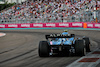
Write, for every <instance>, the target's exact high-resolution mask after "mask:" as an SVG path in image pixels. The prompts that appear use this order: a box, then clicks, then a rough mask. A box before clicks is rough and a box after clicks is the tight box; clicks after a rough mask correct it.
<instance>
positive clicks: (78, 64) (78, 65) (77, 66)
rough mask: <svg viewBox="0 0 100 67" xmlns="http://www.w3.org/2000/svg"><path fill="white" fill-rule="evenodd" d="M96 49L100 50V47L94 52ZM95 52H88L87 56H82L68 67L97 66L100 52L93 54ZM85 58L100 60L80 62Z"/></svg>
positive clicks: (99, 60) (99, 61)
mask: <svg viewBox="0 0 100 67" xmlns="http://www.w3.org/2000/svg"><path fill="white" fill-rule="evenodd" d="M95 51H100V49H99V48H98V49H96V50H94V51H93V52H95ZM93 52H90V53H88V54H87V55H86V56H83V57H81V58H80V59H78V60H76V61H74V62H73V63H71V64H69V65H68V66H66V67H96V66H97V65H98V64H99V63H100V54H92V53H93ZM84 58H98V60H97V61H95V62H79V61H80V60H82V59H84Z"/></svg>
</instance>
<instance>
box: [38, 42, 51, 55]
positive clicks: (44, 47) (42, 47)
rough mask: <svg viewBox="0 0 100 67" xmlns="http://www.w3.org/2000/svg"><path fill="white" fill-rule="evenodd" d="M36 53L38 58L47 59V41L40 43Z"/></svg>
mask: <svg viewBox="0 0 100 67" xmlns="http://www.w3.org/2000/svg"><path fill="white" fill-rule="evenodd" d="M38 53H39V56H40V57H48V56H49V45H48V43H47V41H40V43H39V48H38Z"/></svg>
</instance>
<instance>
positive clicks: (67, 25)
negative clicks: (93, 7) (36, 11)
mask: <svg viewBox="0 0 100 67" xmlns="http://www.w3.org/2000/svg"><path fill="white" fill-rule="evenodd" d="M59 27H69V23H59Z"/></svg>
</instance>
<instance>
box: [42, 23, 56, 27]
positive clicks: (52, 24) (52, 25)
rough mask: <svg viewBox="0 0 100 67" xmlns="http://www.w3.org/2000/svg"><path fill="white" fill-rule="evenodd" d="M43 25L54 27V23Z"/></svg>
mask: <svg viewBox="0 0 100 67" xmlns="http://www.w3.org/2000/svg"><path fill="white" fill-rule="evenodd" d="M44 27H56V24H55V23H46V24H45V26H44Z"/></svg>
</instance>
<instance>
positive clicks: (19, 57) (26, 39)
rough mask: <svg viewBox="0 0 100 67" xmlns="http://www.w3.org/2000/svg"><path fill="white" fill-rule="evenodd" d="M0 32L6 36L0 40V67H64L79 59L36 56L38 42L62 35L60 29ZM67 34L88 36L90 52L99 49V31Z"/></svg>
mask: <svg viewBox="0 0 100 67" xmlns="http://www.w3.org/2000/svg"><path fill="white" fill-rule="evenodd" d="M0 32H4V33H6V36H4V37H1V38H0V67H65V66H67V65H69V64H71V63H72V62H73V61H75V60H77V59H79V58H80V57H79V56H68V57H62V56H54V57H43V58H41V57H39V56H38V44H39V41H42V40H46V39H45V34H51V33H62V32H63V30H62V29H54V30H52V29H44V30H41V29H38V30H35V29H34V30H33V29H27V30H0ZM69 33H74V34H76V37H82V36H88V37H89V38H90V40H91V43H92V46H91V50H92V51H93V50H95V49H96V48H100V31H96V30H94V31H93V30H90V31H89V30H69ZM97 44H98V45H97ZM98 66H100V65H98Z"/></svg>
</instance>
